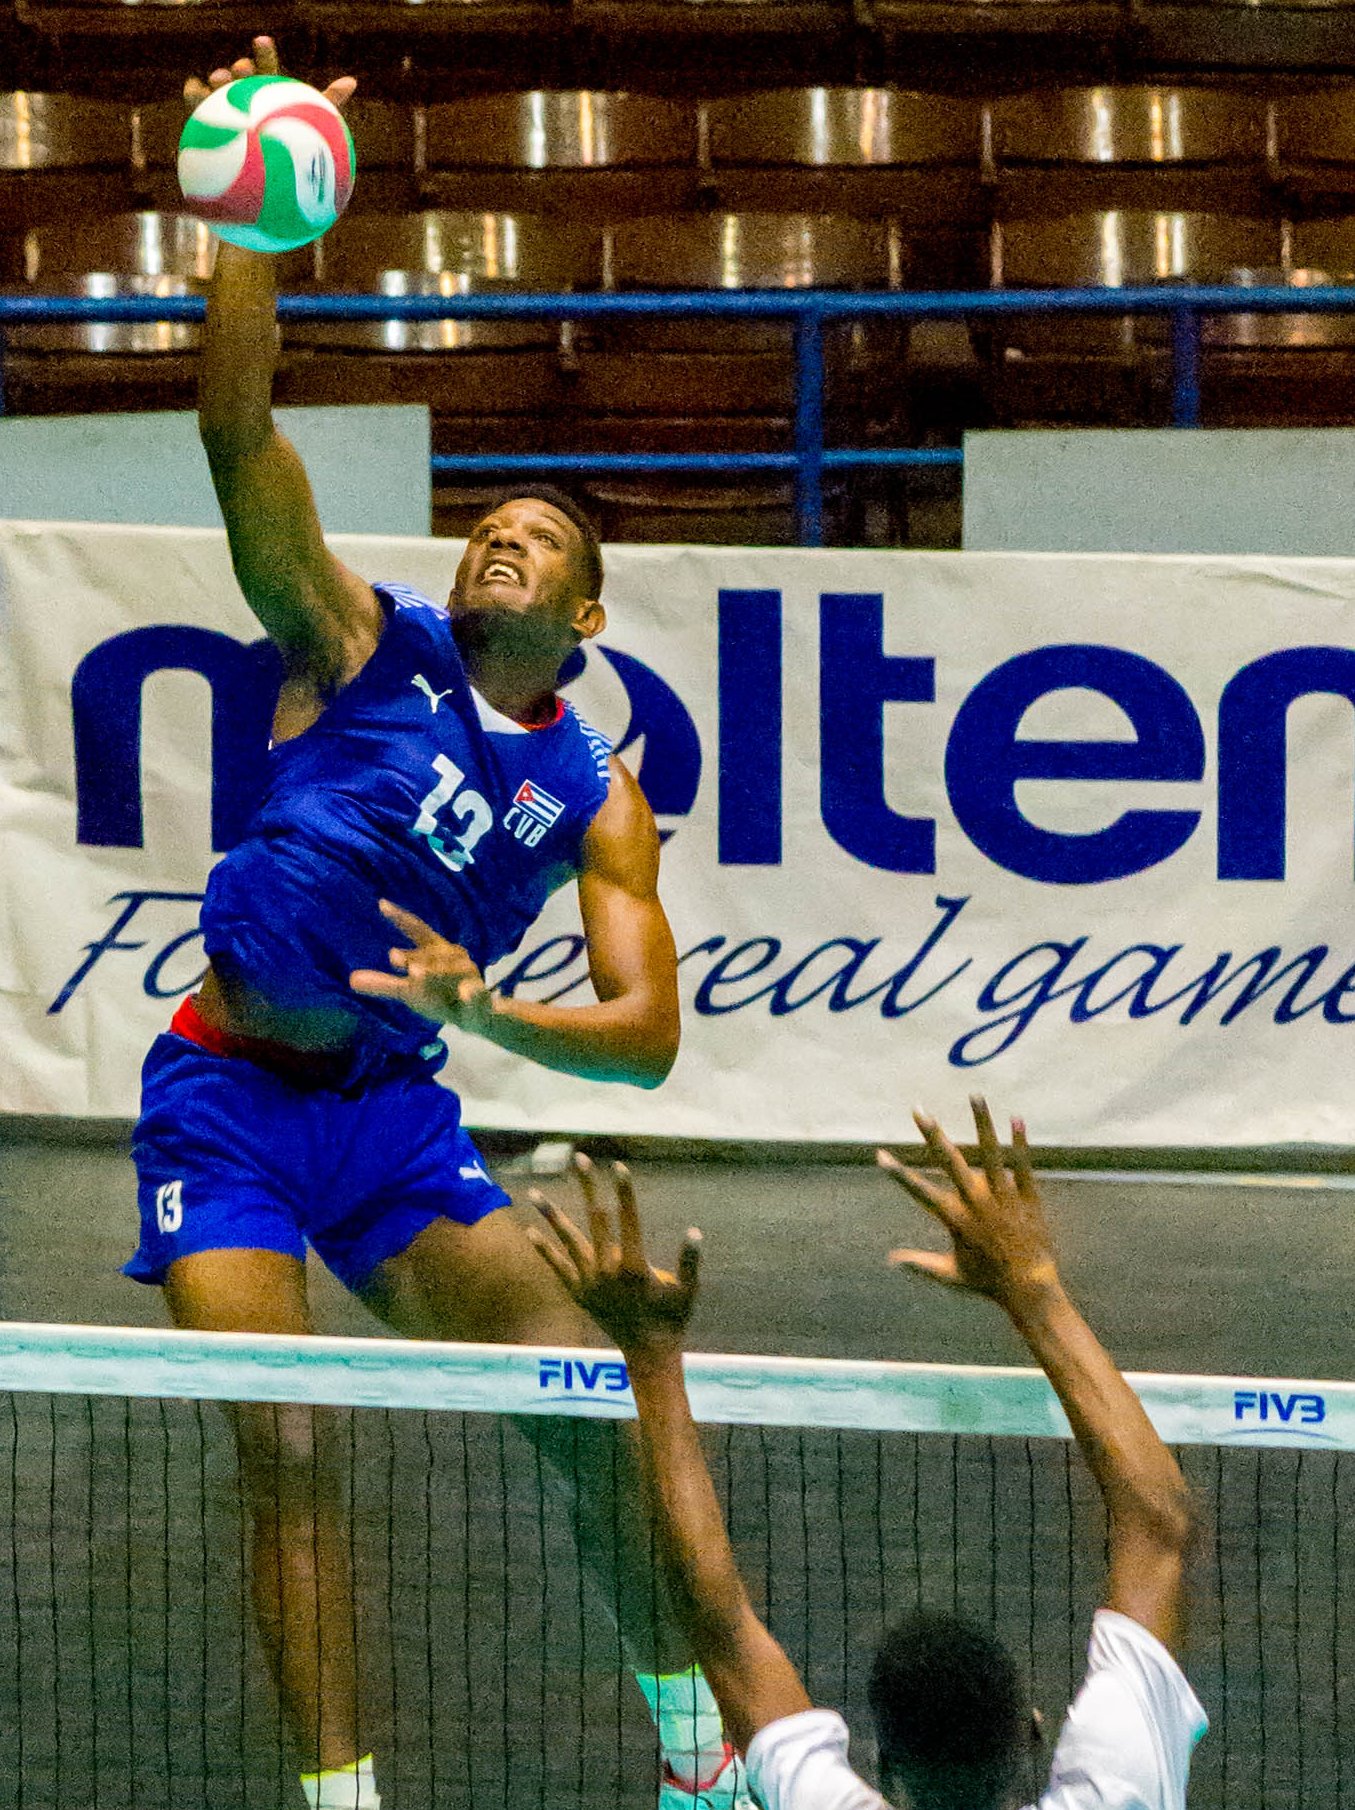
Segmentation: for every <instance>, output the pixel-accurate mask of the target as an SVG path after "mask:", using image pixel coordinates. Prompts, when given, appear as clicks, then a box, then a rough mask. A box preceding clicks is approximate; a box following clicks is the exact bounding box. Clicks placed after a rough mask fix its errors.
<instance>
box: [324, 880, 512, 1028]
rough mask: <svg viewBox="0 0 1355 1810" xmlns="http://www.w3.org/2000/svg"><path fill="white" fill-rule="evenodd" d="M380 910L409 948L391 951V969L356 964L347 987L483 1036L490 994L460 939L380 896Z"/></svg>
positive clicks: (490, 1006) (489, 1016) (491, 1016)
mask: <svg viewBox="0 0 1355 1810" xmlns="http://www.w3.org/2000/svg"><path fill="white" fill-rule="evenodd" d="M381 915H382V916H383V917H384V918H387V919H389V921H390V922H391V923H392V924H394V925H395V927H396V929H397V930H398V931H400V933H401V934H402V935H403V936H406V937H408V938H409V940H410V942H411V944H412V945H413V947H412V948H410V949H392V950H391V952H390V964H391V968H392V969H393V970H394V972H393V973H390V974H382V973H381V972H380V971H379V970H378V969H375V968H358V969H356V970H355V971H354V972H353V973H352V974H350V975H349V977H348V984H349V986H350V987H352V989H353V991H354V992H355V993H365V994H366V995H367V996H368V997H369V998H370V999H398V1000H399V1001H400V1003H401V1004H402V1005H406V1006H409V1007H410V1008H411V1010H413V1011H415V1012H418V1013H421V1014H422V1016H423V1017H425V1018H431V1019H432V1020H433V1022H434V1024H454V1025H455V1026H456V1027H457V1029H458V1030H462V1031H470V1032H472V1033H473V1034H477V1035H481V1036H483V1035H485V1034H486V1033H487V1032H488V1029H489V1026H490V1024H491V1023H492V1022H493V1019H494V1013H495V1004H494V995H493V993H492V992H491V991H490V989H489V988H488V987H487V986H486V985H485V978H484V975H483V974H481V972H480V970H479V969H478V968H477V967H476V965H475V963H474V962H473V961H472V960H471V958H470V956H469V955H468V954H467V953H466V951H465V950H464V949H463V948H462V947H461V945H460V943H449V942H448V941H447V939H446V937H444V936H439V935H438V933H437V931H436V930H434V929H433V928H432V926H431V925H429V924H425V923H424V921H423V919H422V918H420V917H415V915H414V913H413V912H412V911H405V910H404V909H403V908H402V907H401V906H399V905H392V904H391V902H390V900H389V899H383V900H382V901H381Z"/></svg>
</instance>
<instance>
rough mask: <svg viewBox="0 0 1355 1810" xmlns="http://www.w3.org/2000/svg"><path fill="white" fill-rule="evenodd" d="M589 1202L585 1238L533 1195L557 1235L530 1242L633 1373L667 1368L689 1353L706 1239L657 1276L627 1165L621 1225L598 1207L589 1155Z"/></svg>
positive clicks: (582, 1176) (579, 1172) (616, 1174)
mask: <svg viewBox="0 0 1355 1810" xmlns="http://www.w3.org/2000/svg"><path fill="white" fill-rule="evenodd" d="M574 1173H575V1175H576V1176H577V1177H578V1182H579V1190H580V1192H581V1193H582V1195H583V1206H584V1216H585V1218H586V1219H587V1221H588V1232H587V1234H586V1235H585V1233H583V1232H582V1231H581V1230H580V1229H579V1227H578V1226H576V1225H575V1223H574V1221H573V1220H572V1219H571V1218H570V1217H569V1215H568V1214H567V1213H565V1212H563V1211H562V1210H561V1208H559V1207H557V1206H556V1205H555V1203H554V1202H553V1201H550V1200H547V1199H546V1197H545V1195H544V1194H541V1193H538V1192H537V1191H536V1190H535V1189H533V1190H532V1193H531V1194H530V1195H529V1196H528V1198H529V1199H530V1200H531V1202H532V1205H533V1206H534V1207H536V1208H537V1210H538V1211H539V1212H540V1213H541V1214H542V1216H543V1217H544V1218H545V1220H546V1221H547V1223H548V1224H549V1226H550V1228H551V1230H552V1232H553V1233H554V1234H555V1236H554V1237H553V1238H552V1237H548V1236H547V1235H546V1233H544V1232H541V1231H537V1230H533V1231H531V1232H530V1233H529V1234H528V1235H529V1237H530V1238H531V1240H532V1242H533V1244H535V1245H536V1247H537V1249H538V1250H539V1251H540V1252H541V1255H542V1256H543V1257H544V1258H545V1259H546V1261H547V1263H549V1264H550V1266H551V1268H552V1269H553V1270H554V1271H555V1273H556V1275H557V1276H558V1277H559V1278H560V1280H561V1281H562V1282H563V1283H564V1285H565V1287H566V1288H567V1289H568V1290H569V1292H570V1294H571V1295H573V1297H574V1299H575V1300H576V1301H577V1302H578V1303H579V1305H580V1307H582V1308H583V1309H584V1311H585V1312H586V1313H588V1314H590V1315H591V1316H592V1318H593V1319H594V1320H596V1321H597V1323H598V1325H599V1326H600V1327H601V1328H602V1330H603V1332H605V1333H606V1335H607V1337H608V1338H609V1339H611V1340H613V1341H614V1342H615V1344H616V1345H617V1346H618V1347H619V1349H620V1350H621V1351H622V1353H623V1354H624V1355H625V1358H626V1362H627V1363H628V1364H629V1365H630V1366H631V1368H632V1369H634V1368H635V1367H636V1366H637V1365H641V1364H644V1363H646V1362H649V1363H661V1362H662V1361H663V1360H665V1359H667V1358H671V1357H673V1356H674V1355H675V1354H676V1353H678V1352H680V1351H681V1350H682V1342H683V1337H684V1335H685V1333H686V1331H687V1322H688V1321H689V1320H690V1319H691V1317H692V1309H693V1307H694V1306H695V1305H696V1292H697V1283H698V1277H699V1274H700V1268H701V1234H700V1232H698V1231H697V1230H696V1229H695V1228H694V1227H693V1228H692V1229H690V1230H689V1231H688V1233H687V1236H686V1237H685V1238H684V1239H683V1241H682V1249H681V1251H680V1252H679V1254H678V1261H677V1273H676V1275H673V1274H670V1273H669V1271H667V1270H658V1269H655V1268H654V1267H653V1266H652V1264H651V1263H650V1261H649V1259H648V1258H647V1257H646V1256H645V1241H644V1232H643V1229H642V1227H641V1225H640V1209H639V1206H638V1204H637V1203H636V1199H635V1184H634V1182H632V1180H631V1177H630V1170H629V1169H627V1168H626V1166H625V1164H624V1163H613V1165H612V1185H613V1187H614V1188H615V1189H616V1225H615V1226H613V1223H612V1216H611V1214H610V1213H609V1212H608V1210H607V1209H606V1207H604V1206H603V1205H602V1204H601V1202H600V1201H599V1200H598V1191H597V1171H596V1170H595V1169H594V1167H593V1165H592V1163H591V1162H589V1160H588V1158H587V1157H586V1156H582V1155H580V1156H577V1157H576V1158H575V1159H574Z"/></svg>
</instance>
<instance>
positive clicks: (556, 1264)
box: [527, 1226, 579, 1295]
mask: <svg viewBox="0 0 1355 1810" xmlns="http://www.w3.org/2000/svg"><path fill="white" fill-rule="evenodd" d="M527 1237H528V1239H529V1240H530V1241H531V1243H532V1244H534V1245H535V1246H536V1248H537V1250H538V1251H540V1253H541V1255H542V1256H543V1257H544V1258H545V1259H546V1262H547V1263H548V1264H549V1265H550V1266H551V1268H552V1269H553V1270H554V1271H555V1273H556V1275H557V1276H558V1277H559V1278H560V1280H561V1282H563V1283H564V1285H565V1287H566V1288H567V1289H568V1290H569V1292H570V1294H571V1295H573V1294H577V1293H578V1290H579V1272H578V1270H576V1269H575V1267H574V1265H573V1264H572V1263H571V1262H570V1260H569V1258H568V1257H567V1256H566V1255H565V1253H564V1252H563V1251H562V1250H561V1249H560V1247H559V1245H558V1244H556V1243H555V1241H554V1239H552V1238H547V1236H546V1234H545V1233H544V1232H542V1231H539V1230H538V1229H537V1228H536V1226H528V1228H527Z"/></svg>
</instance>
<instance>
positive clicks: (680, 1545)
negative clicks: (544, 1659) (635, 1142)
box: [532, 1157, 811, 1752]
mask: <svg viewBox="0 0 1355 1810" xmlns="http://www.w3.org/2000/svg"><path fill="white" fill-rule="evenodd" d="M576 1173H577V1176H578V1180H579V1184H580V1187H581V1189H582V1191H583V1197H584V1207H585V1216H586V1218H587V1221H588V1230H587V1232H584V1231H583V1230H582V1229H581V1228H580V1227H578V1226H576V1225H575V1224H574V1223H573V1221H572V1220H571V1219H570V1218H569V1217H568V1215H567V1214H565V1213H563V1212H561V1210H560V1209H559V1208H558V1207H557V1206H555V1205H554V1204H553V1203H551V1202H550V1201H548V1200H546V1199H545V1198H544V1196H542V1195H539V1194H534V1195H533V1196H532V1199H533V1200H534V1202H535V1204H536V1205H537V1206H538V1207H539V1208H540V1209H541V1211H542V1212H543V1213H544V1214H545V1216H546V1219H547V1220H548V1222H549V1224H550V1226H551V1228H552V1230H553V1232H554V1233H555V1237H554V1238H547V1237H545V1236H544V1235H537V1236H536V1238H535V1242H536V1244H537V1247H538V1249H539V1250H540V1251H541V1254H542V1256H544V1257H545V1258H546V1260H547V1261H548V1262H549V1263H550V1265H551V1267H552V1268H553V1269H554V1270H555V1272H556V1274H557V1275H558V1276H559V1277H560V1280H561V1281H562V1282H563V1283H564V1285H565V1287H566V1288H567V1289H568V1290H569V1292H570V1294H571V1295H573V1297H574V1299H575V1300H576V1301H577V1302H578V1303H579V1304H580V1306H581V1307H583V1308H584V1309H585V1310H586V1311H587V1312H588V1313H589V1314H591V1316H592V1317H593V1319H594V1320H595V1321H596V1323H597V1324H598V1326H599V1327H600V1328H601V1329H602V1331H603V1333H604V1334H605V1335H606V1336H607V1337H608V1338H610V1339H613V1340H614V1341H615V1342H616V1344H617V1346H618V1347H619V1349H620V1351H621V1354H622V1356H623V1357H624V1358H625V1360H626V1369H627V1374H628V1376H629V1378H630V1384H631V1389H632V1390H633V1392H634V1395H635V1406H636V1411H637V1413H638V1415H639V1420H640V1446H641V1451H642V1454H643V1459H644V1467H645V1479H646V1482H647V1484H648V1486H649V1494H650V1502H651V1509H652V1513H653V1516H654V1523H655V1530H656V1532H657V1534H658V1540H659V1551H660V1554H661V1556H662V1559H663V1564H664V1572H665V1576H666V1578H667V1582H668V1586H669V1590H670V1592H671V1595H672V1600H673V1608H674V1611H675V1613H676V1615H677V1618H678V1621H679V1622H680V1624H681V1626H682V1628H683V1629H684V1631H685V1632H686V1634H687V1636H688V1638H689V1639H690V1641H691V1643H692V1648H693V1650H694V1652H695V1654H696V1657H697V1659H698V1660H699V1662H700V1664H701V1668H702V1670H703V1671H704V1672H705V1674H706V1677H707V1678H708V1679H709V1681H710V1688H711V1690H712V1691H713V1692H714V1693H715V1700H716V1702H717V1703H718V1704H719V1706H720V1713H721V1715H722V1716H723V1717H724V1722H725V1727H726V1728H727V1729H728V1731H729V1735H730V1739H731V1740H732V1741H733V1742H734V1745H735V1746H736V1747H737V1748H739V1750H740V1751H741V1752H746V1751H747V1747H748V1743H749V1742H750V1741H751V1740H752V1738H753V1736H754V1735H755V1734H756V1733H757V1731H758V1730H759V1729H760V1728H765V1727H766V1726H767V1724H768V1723H770V1722H778V1721H780V1720H781V1718H782V1717H783V1716H793V1715H796V1714H798V1713H799V1712H800V1711H801V1710H806V1709H809V1708H810V1707H811V1700H810V1697H809V1694H808V1692H807V1691H806V1690H805V1687H804V1682H803V1680H802V1679H801V1677H800V1674H799V1673H798V1672H797V1671H796V1669H795V1666H794V1664H793V1663H792V1661H791V1660H790V1658H789V1657H788V1656H787V1654H786V1652H785V1650H784V1648H783V1647H782V1646H781V1645H780V1643H779V1642H778V1641H777V1640H776V1638H775V1637H774V1635H773V1634H772V1633H771V1632H770V1630H769V1629H768V1628H767V1627H766V1626H765V1625H764V1624H763V1622H762V1620H761V1619H760V1617H759V1616H758V1614H757V1611H756V1610H755V1609H754V1608H753V1605H752V1603H751V1602H750V1601H749V1597H748V1592H747V1590H746V1588H745V1587H744V1582H743V1577H742V1575H741V1574H740V1571H739V1567H738V1562H737V1560H736V1559H735V1557H734V1551H733V1548H732V1546H731V1545H730V1542H729V1533H728V1530H727V1529H726V1527H725V1518H724V1515H723V1514H722V1513H721V1510H720V1503H719V1498H718V1497H717V1496H716V1493H715V1485H714V1483H713V1481H712V1479H711V1474H710V1468H709V1466H708V1465H707V1463H706V1457H705V1453H704V1452H703V1451H702V1449H701V1440H700V1437H699V1435H698V1433H697V1428H696V1423H695V1422H694V1420H693V1419H692V1410H691V1403H690V1402H689V1400H688V1397H687V1384H686V1379H685V1377H684V1375H683V1368H682V1347H683V1343H684V1337H685V1334H686V1330H687V1324H688V1321H689V1320H690V1318H691V1313H692V1309H693V1307H694V1306H695V1303H696V1295H697V1282H698V1275H699V1269H700V1255H701V1234H700V1233H699V1232H697V1231H689V1232H688V1234H687V1237H686V1239H685V1241H684V1243H683V1247H682V1251H681V1254H680V1255H679V1257H678V1262H677V1269H676V1273H671V1274H670V1273H668V1272H666V1271H663V1270H658V1269H654V1268H653V1267H651V1265H650V1263H649V1260H648V1258H647V1257H646V1255H645V1247H644V1233H643V1229H642V1227H641V1223H640V1211H639V1206H638V1204H637V1202H636V1198H635V1189H634V1185H633V1184H632V1182H631V1178H630V1172H629V1171H628V1170H627V1169H626V1168H625V1167H624V1166H623V1165H622V1164H620V1163H617V1164H616V1165H615V1166H614V1168H613V1179H614V1182H615V1186H616V1194H617V1215H616V1220H615V1223H614V1222H613V1219H612V1215H611V1214H610V1213H609V1212H608V1211H607V1210H606V1208H605V1207H603V1205H602V1204H601V1202H600V1201H599V1200H598V1197H597V1182H596V1177H595V1175H594V1171H593V1166H592V1164H591V1163H589V1162H588V1160H587V1158H586V1157H579V1158H578V1159H577V1167H576Z"/></svg>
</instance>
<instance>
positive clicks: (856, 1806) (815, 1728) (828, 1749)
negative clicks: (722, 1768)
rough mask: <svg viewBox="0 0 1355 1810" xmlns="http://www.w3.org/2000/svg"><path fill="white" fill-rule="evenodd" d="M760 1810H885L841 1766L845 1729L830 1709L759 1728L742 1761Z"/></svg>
mask: <svg viewBox="0 0 1355 1810" xmlns="http://www.w3.org/2000/svg"><path fill="white" fill-rule="evenodd" d="M744 1759H745V1762H746V1764H747V1767H748V1784H749V1787H750V1789H751V1790H752V1793H753V1796H754V1798H756V1800H757V1802H758V1803H759V1804H761V1805H762V1807H763V1810H889V1806H888V1805H887V1804H886V1803H885V1801H884V1799H883V1798H882V1797H881V1796H880V1794H879V1792H877V1791H872V1790H871V1788H870V1786H869V1785H868V1784H866V1782H865V1780H864V1779H859V1778H858V1777H857V1776H856V1774H855V1773H854V1772H853V1771H852V1769H851V1767H850V1765H849V1764H848V1762H847V1724H846V1723H845V1722H844V1721H843V1720H842V1717H841V1716H839V1715H838V1714H837V1713H836V1711H834V1710H831V1709H806V1710H801V1711H800V1713H799V1714H798V1715H796V1716H782V1717H781V1719H780V1721H778V1722H769V1723H768V1724H767V1725H766V1727H765V1728H760V1729H759V1730H758V1731H757V1733H756V1734H755V1735H754V1736H753V1738H752V1740H751V1741H750V1742H749V1743H748V1752H747V1753H746V1754H745V1755H744Z"/></svg>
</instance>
